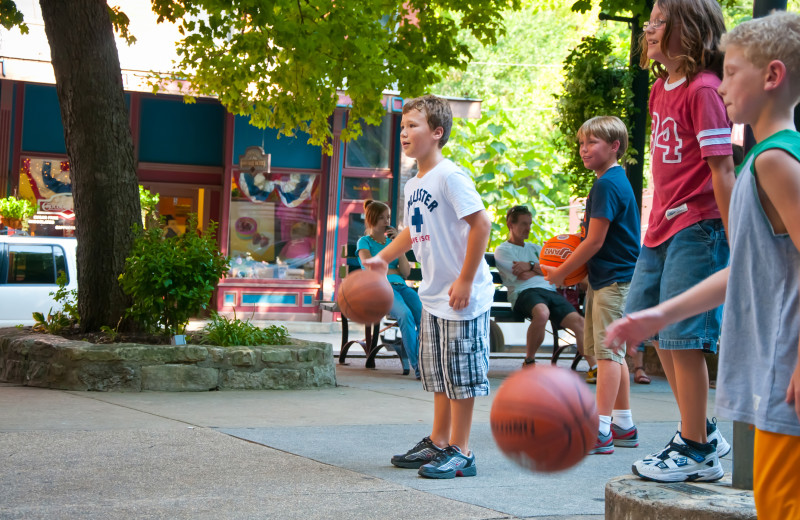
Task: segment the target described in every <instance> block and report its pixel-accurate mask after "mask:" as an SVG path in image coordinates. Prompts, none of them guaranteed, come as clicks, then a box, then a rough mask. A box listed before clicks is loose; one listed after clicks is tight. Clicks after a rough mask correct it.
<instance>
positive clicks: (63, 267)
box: [53, 246, 69, 283]
mask: <svg viewBox="0 0 800 520" xmlns="http://www.w3.org/2000/svg"><path fill="white" fill-rule="evenodd" d="M53 255H54V256H55V259H56V280H58V277H59V276H61V273H64V275H65V276H66V277H67V280H66V283H69V271H68V270H67V256H66V255H65V254H64V250H63V249H61V248H60V247H58V246H53Z"/></svg>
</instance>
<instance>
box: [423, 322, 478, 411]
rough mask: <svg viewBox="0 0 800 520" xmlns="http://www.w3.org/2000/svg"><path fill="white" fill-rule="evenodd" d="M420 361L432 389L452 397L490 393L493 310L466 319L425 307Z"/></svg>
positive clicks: (463, 397) (426, 382)
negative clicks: (448, 317) (443, 315)
mask: <svg viewBox="0 0 800 520" xmlns="http://www.w3.org/2000/svg"><path fill="white" fill-rule="evenodd" d="M419 361H420V362H419V368H420V372H421V376H422V388H424V389H425V390H426V391H428V392H444V393H445V394H446V395H447V397H448V398H450V399H468V398H470V397H476V396H480V395H489V377H488V373H489V311H486V312H485V313H483V314H481V315H480V316H478V317H477V318H474V319H471V320H463V321H462V320H446V319H443V318H437V317H436V316H434V315H432V314H430V313H429V312H428V311H426V310H425V309H422V322H421V324H420V346H419Z"/></svg>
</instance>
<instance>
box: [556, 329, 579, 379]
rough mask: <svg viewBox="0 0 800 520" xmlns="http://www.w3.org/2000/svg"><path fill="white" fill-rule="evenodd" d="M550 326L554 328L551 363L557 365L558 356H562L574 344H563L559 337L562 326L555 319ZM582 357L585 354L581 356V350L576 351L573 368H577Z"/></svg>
mask: <svg viewBox="0 0 800 520" xmlns="http://www.w3.org/2000/svg"><path fill="white" fill-rule="evenodd" d="M550 326H551V327H552V328H553V356H552V357H551V358H550V364H551V365H555V364H557V363H558V358H559V357H561V354H562V353H563V352H564V351H565V350H566V349H568V348H569V347H571V346H572V345H563V346H561V345H560V344H559V343H560V341H559V339H558V333H559V331H560V330H561V327H559V326H558V324H556V323H555V322H553V321H551V322H550ZM582 358H583V356H581V354H580V352H576V353H575V358H574V359H573V360H572V367H571V368H572V370H577V368H578V363H580V361H581V359H582Z"/></svg>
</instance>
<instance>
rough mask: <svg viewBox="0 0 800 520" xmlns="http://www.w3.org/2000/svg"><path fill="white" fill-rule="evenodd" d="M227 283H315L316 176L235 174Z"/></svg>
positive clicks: (317, 186) (317, 213) (317, 208)
mask: <svg viewBox="0 0 800 520" xmlns="http://www.w3.org/2000/svg"><path fill="white" fill-rule="evenodd" d="M232 181H233V182H232V191H231V209H230V233H229V237H230V241H229V254H230V256H231V270H230V272H229V273H228V277H231V278H256V279H269V278H274V279H313V278H315V277H316V271H315V265H316V248H317V247H316V246H317V220H318V215H319V175H318V174H304V173H268V172H263V171H261V172H252V171H240V172H234V177H233V179H232Z"/></svg>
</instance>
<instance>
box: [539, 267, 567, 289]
mask: <svg viewBox="0 0 800 520" xmlns="http://www.w3.org/2000/svg"><path fill="white" fill-rule="evenodd" d="M539 269H541V270H542V272H543V273H544V279H545V280H547V281H548V282H550V283H551V284H553V285H555V286H557V287H560V286H562V285H564V279H565V278H566V277H567V275H566V274H564V273H562V272H561V271H562V269H561V268H560V267H545V266H543V265H542V264H539Z"/></svg>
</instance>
